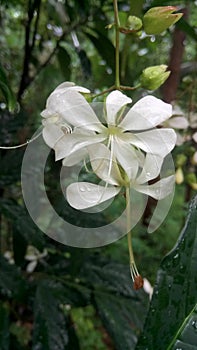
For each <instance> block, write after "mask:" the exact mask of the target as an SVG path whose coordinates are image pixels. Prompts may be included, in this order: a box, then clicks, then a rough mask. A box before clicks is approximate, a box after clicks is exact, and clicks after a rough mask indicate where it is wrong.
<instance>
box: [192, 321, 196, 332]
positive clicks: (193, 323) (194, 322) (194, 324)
mask: <svg viewBox="0 0 197 350" xmlns="http://www.w3.org/2000/svg"><path fill="white" fill-rule="evenodd" d="M192 327H193V328H194V329H195V331H197V321H193V322H192Z"/></svg>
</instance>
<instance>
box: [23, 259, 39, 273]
mask: <svg viewBox="0 0 197 350" xmlns="http://www.w3.org/2000/svg"><path fill="white" fill-rule="evenodd" d="M37 263H38V262H37V260H34V261H31V262H30V263H29V264H28V265H27V267H26V271H27V272H28V273H32V272H33V271H34V270H35V268H36V266H37Z"/></svg>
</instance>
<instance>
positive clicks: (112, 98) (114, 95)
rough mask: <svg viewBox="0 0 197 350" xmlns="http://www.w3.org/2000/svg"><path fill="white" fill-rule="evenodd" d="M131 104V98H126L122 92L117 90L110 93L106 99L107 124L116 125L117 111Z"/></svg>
mask: <svg viewBox="0 0 197 350" xmlns="http://www.w3.org/2000/svg"><path fill="white" fill-rule="evenodd" d="M131 102H132V100H131V98H130V97H127V96H126V95H124V94H123V93H122V92H120V91H118V90H115V91H112V92H111V93H110V94H109V95H108V96H107V98H106V110H107V123H108V124H110V125H116V115H117V113H118V111H119V110H120V109H121V108H122V107H124V106H125V105H127V104H128V103H131Z"/></svg>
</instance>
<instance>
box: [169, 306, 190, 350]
mask: <svg viewBox="0 0 197 350" xmlns="http://www.w3.org/2000/svg"><path fill="white" fill-rule="evenodd" d="M177 349H182V350H190V349H192V350H197V304H196V305H195V307H194V309H193V310H192V311H191V312H190V314H189V315H188V317H187V318H186V319H185V321H184V322H183V324H182V325H181V326H180V328H179V330H178V331H177V334H176V336H175V338H174V339H173V341H172V343H171V344H170V345H169V346H168V348H167V350H177Z"/></svg>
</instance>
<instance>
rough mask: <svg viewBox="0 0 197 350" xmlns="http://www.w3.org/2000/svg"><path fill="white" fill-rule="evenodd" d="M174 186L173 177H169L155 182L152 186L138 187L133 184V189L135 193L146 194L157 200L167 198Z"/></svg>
mask: <svg viewBox="0 0 197 350" xmlns="http://www.w3.org/2000/svg"><path fill="white" fill-rule="evenodd" d="M174 185H175V176H174V175H171V176H168V177H166V178H163V179H161V180H159V181H157V182H156V183H155V184H153V185H140V184H139V185H138V184H134V185H132V186H131V187H133V188H134V189H135V190H136V191H138V192H141V193H144V194H147V195H148V196H151V197H152V198H155V199H157V200H160V199H163V198H165V197H167V196H168V195H169V194H170V193H171V192H172V191H173V190H174Z"/></svg>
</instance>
